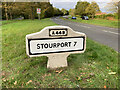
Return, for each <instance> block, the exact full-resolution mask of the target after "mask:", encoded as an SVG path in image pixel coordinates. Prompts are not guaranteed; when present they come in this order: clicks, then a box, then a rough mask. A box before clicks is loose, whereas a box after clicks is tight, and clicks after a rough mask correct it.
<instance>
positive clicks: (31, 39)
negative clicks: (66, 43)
mask: <svg viewBox="0 0 120 90" xmlns="http://www.w3.org/2000/svg"><path fill="white" fill-rule="evenodd" d="M66 38H83V49H78V50H68V51H56V52H46V53H31V51H30V41H31V40H49V39H66ZM84 45H85V37H84V36H78V37H59V38H36V39H28V50H29V55H40V54H50V53H63V52H73V51H83V50H84V49H85V47H84Z"/></svg>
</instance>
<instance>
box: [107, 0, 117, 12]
mask: <svg viewBox="0 0 120 90" xmlns="http://www.w3.org/2000/svg"><path fill="white" fill-rule="evenodd" d="M118 2H119V0H112V1H111V2H109V3H107V5H106V6H105V8H107V11H109V12H112V13H117V12H118V6H119V4H118Z"/></svg>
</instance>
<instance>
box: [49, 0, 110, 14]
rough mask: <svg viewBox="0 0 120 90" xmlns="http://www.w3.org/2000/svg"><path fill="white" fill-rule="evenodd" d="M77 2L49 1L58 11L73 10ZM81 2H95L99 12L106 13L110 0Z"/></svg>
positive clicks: (64, 0)
mask: <svg viewBox="0 0 120 90" xmlns="http://www.w3.org/2000/svg"><path fill="white" fill-rule="evenodd" d="M78 1H79V0H50V3H51V4H52V5H53V6H54V7H56V8H59V9H62V8H65V9H67V10H69V9H73V8H75V5H76V4H77V2H78ZM81 1H88V2H92V1H95V2H97V3H98V5H99V7H100V10H101V11H102V12H106V9H105V6H106V4H107V3H108V2H110V1H111V0H81Z"/></svg>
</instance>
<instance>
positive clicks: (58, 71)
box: [55, 70, 63, 74]
mask: <svg viewBox="0 0 120 90" xmlns="http://www.w3.org/2000/svg"><path fill="white" fill-rule="evenodd" d="M62 71H63V70H57V71H55V72H56V73H59V74H60V73H61V72H62Z"/></svg>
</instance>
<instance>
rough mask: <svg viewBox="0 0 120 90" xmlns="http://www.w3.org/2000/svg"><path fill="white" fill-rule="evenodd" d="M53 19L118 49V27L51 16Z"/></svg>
mask: <svg viewBox="0 0 120 90" xmlns="http://www.w3.org/2000/svg"><path fill="white" fill-rule="evenodd" d="M51 20H52V21H54V22H55V23H57V24H59V25H64V26H69V27H71V28H72V29H73V30H75V31H79V32H83V33H85V34H86V35H87V37H88V38H90V39H92V40H94V41H97V42H99V43H101V44H104V45H107V46H109V47H111V48H113V49H114V50H116V51H118V36H119V33H118V29H117V28H109V27H104V26H97V25H91V24H83V23H77V22H71V21H67V20H62V19H60V18H59V17H56V18H51Z"/></svg>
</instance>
